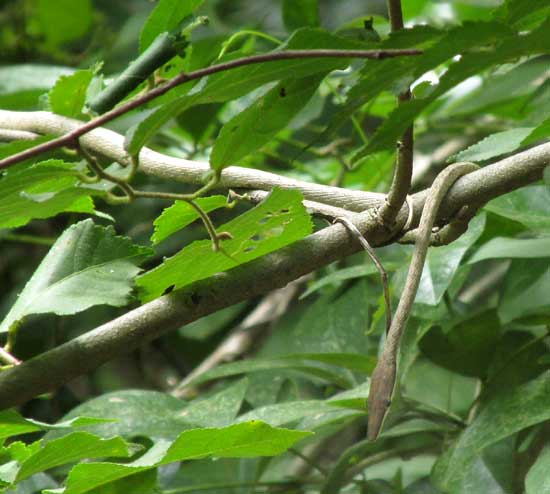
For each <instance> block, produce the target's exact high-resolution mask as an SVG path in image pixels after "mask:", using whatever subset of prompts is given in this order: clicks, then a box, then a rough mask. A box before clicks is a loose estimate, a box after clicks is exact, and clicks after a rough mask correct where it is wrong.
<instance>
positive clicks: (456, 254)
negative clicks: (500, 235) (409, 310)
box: [415, 214, 485, 305]
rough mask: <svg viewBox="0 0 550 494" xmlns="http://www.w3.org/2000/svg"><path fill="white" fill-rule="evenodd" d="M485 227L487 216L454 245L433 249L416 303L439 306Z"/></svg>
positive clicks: (476, 218) (479, 216)
mask: <svg viewBox="0 0 550 494" xmlns="http://www.w3.org/2000/svg"><path fill="white" fill-rule="evenodd" d="M484 227H485V215H484V214H480V215H478V216H476V217H475V218H474V219H473V220H472V221H471V222H470V225H469V226H468V231H467V232H466V233H465V234H464V235H462V236H461V237H460V238H459V239H458V240H455V241H454V242H453V243H451V244H449V245H446V246H443V247H436V248H433V249H431V250H430V251H429V252H428V256H427V257H426V263H425V264H424V269H423V271H422V278H421V279H420V285H419V287H418V292H417V294H416V298H415V302H416V303H419V304H427V305H437V304H439V302H440V301H441V298H442V297H443V294H444V293H445V291H446V290H447V288H448V287H449V285H450V284H451V282H452V280H453V277H454V275H455V274H456V272H457V270H458V268H459V266H460V262H461V260H462V258H463V257H464V255H465V254H466V252H467V250H468V249H469V248H470V247H471V246H472V245H473V244H474V243H475V242H476V241H477V239H478V238H479V237H480V235H481V234H482V232H483V228H484Z"/></svg>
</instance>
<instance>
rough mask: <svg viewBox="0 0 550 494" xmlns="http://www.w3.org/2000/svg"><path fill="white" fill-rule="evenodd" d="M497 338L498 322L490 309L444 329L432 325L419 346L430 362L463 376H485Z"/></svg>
mask: <svg viewBox="0 0 550 494" xmlns="http://www.w3.org/2000/svg"><path fill="white" fill-rule="evenodd" d="M499 337H500V321H499V319H498V317H497V315H496V313H495V312H494V311H490V312H485V313H483V314H477V315H475V316H474V317H472V318H470V319H467V320H465V321H462V322H460V323H458V324H454V325H452V326H450V327H445V328H444V329H443V328H441V327H440V326H435V327H433V328H432V329H431V330H430V331H429V332H428V333H426V334H425V335H424V337H423V338H422V339H421V340H420V343H419V346H420V349H421V351H422V353H424V354H425V355H426V356H427V357H428V358H429V359H430V360H431V361H432V362H434V363H436V364H437V365H440V366H441V367H445V368H446V369H449V370H451V371H454V372H457V373H459V374H462V375H464V376H471V377H481V378H484V377H486V375H487V370H488V368H489V365H490V364H491V359H490V358H488V357H487V356H488V355H490V354H491V351H492V350H493V349H494V347H495V345H496V343H497V341H498V339H499Z"/></svg>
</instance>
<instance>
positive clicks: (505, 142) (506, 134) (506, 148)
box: [453, 127, 533, 161]
mask: <svg viewBox="0 0 550 494" xmlns="http://www.w3.org/2000/svg"><path fill="white" fill-rule="evenodd" d="M532 131H533V127H518V128H516V129H509V130H505V131H503V132H497V133H496V134H491V135H490V136H488V137H485V138H484V139H482V140H481V141H479V142H477V143H475V144H473V145H472V146H470V147H469V148H467V149H465V150H464V151H460V153H457V154H456V155H455V156H453V160H454V161H485V160H488V159H491V158H495V157H497V156H502V155H503V154H507V153H512V152H513V151H516V150H517V149H519V148H520V147H521V146H522V144H523V141H524V140H525V138H526V137H528V136H529V135H530V134H531V132H532Z"/></svg>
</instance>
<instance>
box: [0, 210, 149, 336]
mask: <svg viewBox="0 0 550 494" xmlns="http://www.w3.org/2000/svg"><path fill="white" fill-rule="evenodd" d="M149 254H150V249H148V248H146V247H141V246H139V245H135V244H133V243H132V242H131V241H130V239H128V238H126V237H117V236H116V235H115V233H114V230H113V228H112V227H107V228H104V227H101V226H96V225H94V223H93V222H92V220H84V221H81V222H80V223H76V224H74V225H72V226H71V227H69V228H68V229H67V230H65V232H64V233H63V234H62V235H61V236H60V237H59V239H58V240H57V241H56V242H55V244H54V245H53V247H52V248H51V249H50V251H49V252H48V254H47V255H46V257H45V258H44V260H43V261H42V263H41V264H40V266H39V267H38V268H37V269H36V271H35V272H34V274H33V276H32V278H31V279H30V280H29V282H28V283H27V284H26V285H25V288H24V289H23V291H22V292H21V293H20V295H19V297H18V298H17V301H16V302H15V304H14V305H13V306H12V308H11V310H10V311H9V312H8V314H7V315H6V317H5V318H4V320H3V321H2V323H1V324H0V332H6V331H8V330H9V329H10V327H12V325H14V324H18V323H20V322H21V320H22V319H23V318H24V317H25V316H27V315H29V314H43V313H48V312H53V313H55V314H58V315H64V314H75V313H77V312H80V311H83V310H85V309H87V308H89V307H91V306H93V305H99V304H107V305H113V306H122V305H125V304H126V303H128V301H129V300H130V295H131V292H132V286H133V279H134V277H135V275H136V274H137V273H138V272H139V268H138V267H137V264H138V263H139V262H140V261H142V260H143V259H144V258H145V257H146V256H147V255H149Z"/></svg>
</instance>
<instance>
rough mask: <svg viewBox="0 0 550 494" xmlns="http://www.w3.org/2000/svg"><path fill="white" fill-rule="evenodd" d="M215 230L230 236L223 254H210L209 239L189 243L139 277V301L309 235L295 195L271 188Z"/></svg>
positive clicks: (305, 214) (223, 244)
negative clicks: (255, 201)
mask: <svg viewBox="0 0 550 494" xmlns="http://www.w3.org/2000/svg"><path fill="white" fill-rule="evenodd" d="M219 231H224V232H229V233H230V234H231V236H232V238H231V239H229V240H224V241H223V243H222V249H223V252H222V251H218V252H215V251H213V250H212V243H211V241H210V240H200V241H197V242H193V243H192V244H191V245H189V246H188V247H186V248H184V249H183V250H181V251H180V252H179V253H177V254H176V255H175V256H173V257H170V258H169V259H166V260H165V261H164V262H163V263H162V264H161V265H160V266H158V267H157V268H155V269H153V270H152V271H149V272H147V273H145V274H144V275H142V276H140V277H139V278H138V280H137V284H138V285H139V286H140V287H141V289H142V299H143V300H151V299H153V298H155V297H158V296H160V295H161V294H162V293H163V292H164V290H166V288H168V287H170V286H174V288H176V289H178V288H181V287H183V286H185V285H188V284H190V283H192V282H193V281H197V280H201V279H204V278H208V277H209V276H212V275H213V274H215V273H219V272H221V271H227V270H228V269H231V268H233V267H235V266H238V265H239V264H243V263H245V262H248V261H251V260H253V259H256V258H258V257H261V256H263V255H265V254H268V253H269V252H272V251H274V250H277V249H280V248H282V247H284V246H285V245H289V244H291V243H293V242H295V241H296V240H299V239H300V238H303V237H305V236H306V235H308V234H309V233H310V232H311V220H310V217H309V215H308V214H307V212H306V210H305V208H304V206H303V205H302V196H301V194H300V193H299V192H297V191H292V190H281V189H274V190H273V191H272V192H271V193H270V194H269V196H268V197H267V198H266V199H265V200H264V201H262V203H260V204H259V205H258V206H256V207H255V208H254V209H252V210H250V211H247V212H246V213H244V214H242V215H240V216H239V217H237V218H235V219H234V220H232V221H230V222H229V223H226V224H225V225H222V226H221V227H219Z"/></svg>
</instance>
